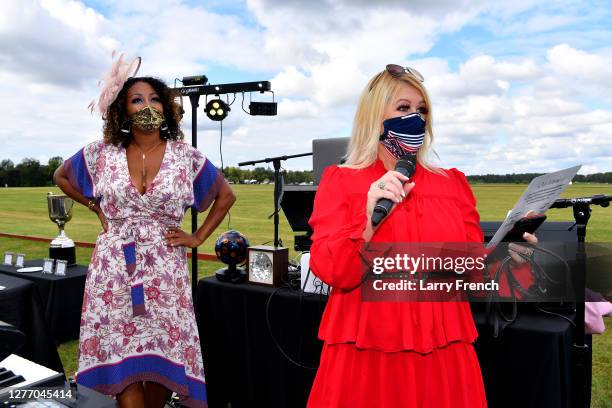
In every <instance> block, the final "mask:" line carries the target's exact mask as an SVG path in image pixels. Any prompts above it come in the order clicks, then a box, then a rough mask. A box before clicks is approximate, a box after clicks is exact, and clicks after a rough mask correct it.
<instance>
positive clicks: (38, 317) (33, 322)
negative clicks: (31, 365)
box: [0, 274, 64, 373]
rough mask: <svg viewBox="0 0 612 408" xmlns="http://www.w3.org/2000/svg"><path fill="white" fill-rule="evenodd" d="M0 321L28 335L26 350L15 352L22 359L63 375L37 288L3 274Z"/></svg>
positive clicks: (30, 283) (0, 279) (1, 278)
mask: <svg viewBox="0 0 612 408" xmlns="http://www.w3.org/2000/svg"><path fill="white" fill-rule="evenodd" d="M0 285H2V286H5V287H6V289H3V290H0V320H2V321H4V322H6V323H9V324H12V325H13V326H15V327H16V328H18V329H19V330H21V331H22V332H23V333H24V334H25V343H24V345H23V347H22V348H21V349H20V350H18V351H17V352H15V353H14V354H17V355H19V356H21V357H23V358H26V359H28V360H30V361H33V362H35V363H37V364H40V365H42V366H45V367H48V368H50V369H52V370H55V371H58V372H60V373H63V372H64V368H63V366H62V361H61V360H60V357H59V354H58V353H57V348H56V347H55V343H54V341H53V338H52V337H51V335H50V333H49V330H48V327H47V324H46V323H45V320H44V315H43V311H42V306H41V301H40V296H39V294H38V290H36V286H35V285H34V284H33V283H32V282H30V281H27V280H25V279H20V278H16V277H13V276H8V275H3V274H0Z"/></svg>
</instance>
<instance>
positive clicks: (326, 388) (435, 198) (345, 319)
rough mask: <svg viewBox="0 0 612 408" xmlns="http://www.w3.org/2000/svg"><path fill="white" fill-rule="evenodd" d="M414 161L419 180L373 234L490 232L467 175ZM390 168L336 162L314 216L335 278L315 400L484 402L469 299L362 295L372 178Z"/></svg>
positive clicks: (436, 236) (318, 269)
mask: <svg viewBox="0 0 612 408" xmlns="http://www.w3.org/2000/svg"><path fill="white" fill-rule="evenodd" d="M445 171H446V173H447V174H448V177H445V176H443V175H439V174H436V173H433V172H430V171H428V170H426V169H425V168H423V167H422V166H421V165H420V164H417V167H416V171H415V173H414V175H413V177H412V181H414V182H415V187H414V188H413V189H412V191H411V192H410V193H409V195H408V196H407V197H406V199H404V200H403V201H402V202H401V203H400V204H398V207H397V208H395V209H394V211H393V212H392V213H391V214H390V215H389V217H388V219H387V220H386V221H385V222H383V223H382V224H381V225H380V227H379V228H378V230H377V231H376V232H375V234H374V236H373V237H372V239H371V241H372V242H483V233H482V230H481V228H480V224H479V219H480V217H479V215H478V212H477V211H476V199H475V197H474V194H473V193H472V190H471V189H470V187H469V185H468V182H467V179H466V178H465V175H464V174H463V173H462V172H460V171H459V170H457V169H454V168H453V169H450V170H445ZM386 172H387V170H386V169H385V167H384V165H383V163H382V162H381V161H380V160H377V161H376V162H375V163H373V164H372V165H370V166H369V167H367V168H364V169H350V168H345V167H337V166H331V167H328V168H327V169H326V171H325V172H324V174H323V177H322V179H321V183H320V185H319V188H318V191H317V195H316V198H315V203H314V210H313V213H312V217H311V218H310V221H309V223H310V225H311V226H312V228H313V230H314V234H313V236H312V241H313V242H312V247H311V257H310V266H311V268H312V270H313V272H314V273H315V274H316V275H317V276H319V277H320V278H321V279H322V280H323V281H324V282H326V283H328V284H329V285H330V286H331V287H332V291H331V294H330V296H329V300H328V303H327V307H326V309H325V312H324V314H323V318H322V321H321V326H320V328H319V338H320V339H321V340H323V341H324V346H323V352H322V355H321V361H320V365H319V369H318V371H317V375H316V378H315V381H314V384H313V386H312V389H311V393H310V397H309V400H308V407H309V408H317V407H327V408H329V407H350V408H358V407H368V408H375V407H385V408H391V407H415V408H417V407H418V408H450V407H452V408H461V407H465V408H468V407H469V408H479V407H486V406H487V402H486V397H485V391H484V385H483V380H482V375H481V371H480V366H479V363H478V359H477V357H476V353H475V350H474V347H473V344H472V343H473V342H474V340H475V339H476V338H477V336H478V333H477V331H476V327H475V324H474V320H473V318H472V313H471V310H470V306H469V303H468V302H362V301H361V291H360V289H359V288H356V289H352V288H355V287H356V286H358V285H359V283H360V281H361V278H362V270H363V269H362V266H361V260H360V256H359V251H360V249H361V247H362V245H363V244H364V240H363V238H362V237H361V236H362V233H363V231H364V229H365V226H366V214H365V208H366V196H367V192H368V190H369V188H370V185H371V184H372V183H373V182H374V181H375V180H377V179H379V178H380V177H381V176H382V175H383V174H384V173H386Z"/></svg>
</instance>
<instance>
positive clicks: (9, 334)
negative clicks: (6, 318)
mask: <svg viewBox="0 0 612 408" xmlns="http://www.w3.org/2000/svg"><path fill="white" fill-rule="evenodd" d="M24 342H25V335H24V334H23V332H21V331H20V330H18V329H17V328H15V327H14V326H12V325H10V324H8V323H5V322H3V321H1V320H0V361H2V360H4V359H5V358H7V357H8V356H10V355H11V354H13V353H15V352H16V351H18V350H19V349H20V348H21V346H23V343H24Z"/></svg>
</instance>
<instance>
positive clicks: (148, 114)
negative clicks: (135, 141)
mask: <svg viewBox="0 0 612 408" xmlns="http://www.w3.org/2000/svg"><path fill="white" fill-rule="evenodd" d="M131 119H132V124H133V125H134V126H136V127H137V128H139V129H141V130H142V131H143V132H152V131H154V130H157V129H159V128H160V127H161V125H162V123H164V121H165V120H166V119H165V118H164V115H163V114H162V113H161V112H160V111H158V110H157V109H155V108H152V107H150V106H145V107H144V108H142V109H141V110H139V111H138V112H136V113H135V114H133V115H132V118H131Z"/></svg>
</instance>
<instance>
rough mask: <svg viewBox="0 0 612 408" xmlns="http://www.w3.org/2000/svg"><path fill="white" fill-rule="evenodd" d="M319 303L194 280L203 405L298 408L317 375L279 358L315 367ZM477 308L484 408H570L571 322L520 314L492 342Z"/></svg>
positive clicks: (321, 306)
mask: <svg viewBox="0 0 612 408" xmlns="http://www.w3.org/2000/svg"><path fill="white" fill-rule="evenodd" d="M271 296H272V298H271ZM326 301H327V298H326V297H324V296H320V295H313V294H304V295H302V296H300V294H299V292H294V291H291V290H289V289H281V290H275V289H273V288H268V287H263V286H257V285H252V284H238V285H235V284H230V283H223V282H219V281H217V280H216V279H215V278H204V279H201V280H200V281H199V282H198V287H197V293H196V317H197V320H198V328H199V331H200V339H201V343H202V353H203V358H204V368H205V374H206V383H207V392H208V399H209V406H210V407H211V408H215V407H226V406H227V404H228V403H231V406H232V408H240V407H253V406H262V407H263V406H265V407H292V408H298V407H304V406H305V405H306V401H307V399H308V393H309V392H310V387H311V386H312V382H313V380H314V376H315V373H316V371H315V370H312V369H308V368H302V367H298V366H297V365H295V364H292V363H291V362H289V361H288V360H287V358H285V357H284V356H283V354H282V353H283V352H284V353H285V354H286V355H287V356H288V357H290V358H292V359H294V360H297V362H298V363H300V364H302V365H304V366H316V365H317V364H318V360H319V355H320V353H321V349H322V342H321V341H320V340H317V330H318V327H319V323H320V320H321V315H322V312H323V309H324V307H325V303H326ZM476 306H478V307H476V308H475V311H474V321H475V323H476V326H477V328H478V332H479V334H480V338H479V339H478V340H477V342H476V343H475V347H476V351H477V354H478V358H479V362H480V365H481V369H482V371H483V378H484V382H485V387H486V391H487V400H488V403H489V407H490V408H506V407H513V408H514V407H522V408H527V407H534V408H535V407H537V408H547V407H550V408H570V407H571V398H570V397H571V381H572V375H571V373H572V372H571V368H572V360H571V358H572V357H571V347H572V343H573V332H572V325H571V323H570V322H569V321H567V320H565V319H563V318H560V317H556V316H550V315H545V314H538V315H535V314H533V315H529V314H525V313H521V314H519V316H518V318H517V320H516V321H515V322H514V323H512V324H511V325H509V326H508V327H506V328H505V329H504V331H503V334H502V336H500V337H498V338H492V336H491V334H490V330H489V328H488V327H487V326H486V324H485V317H484V315H483V313H482V312H480V311H479V309H480V307H479V306H483V305H482V304H480V305H476ZM267 307H268V309H269V313H268V314H267V313H266V308H267ZM267 316H268V319H267ZM568 318H569V319H572V318H573V316H571V315H570V316H568ZM271 333H272V334H273V336H274V338H273V337H272V336H271ZM587 337H588V340H589V341H590V336H587ZM275 340H276V341H277V342H278V343H279V345H280V346H281V348H282V352H281V350H279V348H278V347H277V345H276V344H275ZM364 375H367V374H366V373H364ZM572 408H573V407H572Z"/></svg>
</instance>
